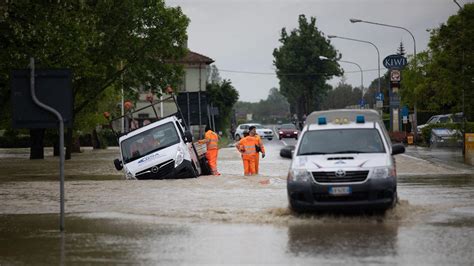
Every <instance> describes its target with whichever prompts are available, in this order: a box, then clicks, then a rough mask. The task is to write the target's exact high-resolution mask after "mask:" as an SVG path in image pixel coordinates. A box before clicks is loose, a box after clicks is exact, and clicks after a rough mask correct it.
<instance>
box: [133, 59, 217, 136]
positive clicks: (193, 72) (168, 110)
mask: <svg viewBox="0 0 474 266" xmlns="http://www.w3.org/2000/svg"><path fill="white" fill-rule="evenodd" d="M213 62H214V60H212V59H211V58H209V57H207V56H204V55H201V54H198V53H196V52H193V51H190V50H189V52H188V54H187V55H186V56H185V57H184V58H183V59H182V60H180V61H179V62H178V63H180V64H183V66H184V76H183V79H182V83H181V84H180V85H179V87H178V89H177V90H176V88H173V90H174V92H175V94H176V95H178V94H179V93H182V92H200V91H202V92H205V91H206V85H207V76H208V72H209V69H210V68H209V65H210V64H212V63H213ZM166 97H169V95H167V94H164V95H163V98H166ZM151 99H152V102H157V101H158V100H159V99H158V98H157V97H156V95H152V94H151V93H150V92H145V91H142V92H140V95H139V101H138V102H137V103H136V104H135V108H134V109H135V110H139V109H141V108H144V107H145V106H148V105H150V100H151ZM154 107H155V108H154V109H155V110H153V108H145V109H143V110H140V111H138V112H136V113H134V120H135V121H134V123H135V124H137V126H139V127H140V126H142V125H143V124H144V123H145V124H146V123H148V122H153V121H155V120H156V119H157V116H158V117H159V118H161V117H166V116H169V115H171V114H174V113H176V112H177V108H176V105H175V104H174V103H173V102H172V100H170V101H167V102H164V103H163V104H159V103H158V104H155V105H154ZM200 108H201V109H202V110H206V109H207V106H204V105H203V106H200ZM183 115H184V116H185V117H186V114H183ZM185 122H188V121H185ZM207 122H208V121H207V120H206V121H202V125H205V124H206V123H207ZM192 130H193V132H195V133H197V134H199V133H200V130H199V127H197V126H193V127H192ZM199 135H200V134H199Z"/></svg>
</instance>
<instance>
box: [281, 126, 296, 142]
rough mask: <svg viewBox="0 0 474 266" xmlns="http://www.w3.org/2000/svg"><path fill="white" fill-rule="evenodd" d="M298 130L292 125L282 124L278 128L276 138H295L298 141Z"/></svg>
mask: <svg viewBox="0 0 474 266" xmlns="http://www.w3.org/2000/svg"><path fill="white" fill-rule="evenodd" d="M298 133H299V131H298V129H297V128H296V126H295V125H294V124H283V125H281V126H279V127H278V138H279V139H282V138H295V139H298Z"/></svg>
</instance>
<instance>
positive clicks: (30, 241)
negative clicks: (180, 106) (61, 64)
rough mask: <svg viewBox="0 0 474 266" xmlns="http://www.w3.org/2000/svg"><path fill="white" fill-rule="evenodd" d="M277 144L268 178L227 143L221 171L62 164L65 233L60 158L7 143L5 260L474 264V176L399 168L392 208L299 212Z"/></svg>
mask: <svg viewBox="0 0 474 266" xmlns="http://www.w3.org/2000/svg"><path fill="white" fill-rule="evenodd" d="M280 147H281V144H280V143H279V142H275V141H274V142H272V143H268V144H267V150H268V151H267V153H268V157H267V158H265V159H263V160H262V163H261V169H262V171H261V175H259V176H257V177H244V176H242V175H241V171H242V165H241V162H240V160H239V157H238V154H236V153H234V151H233V150H232V149H227V150H221V156H220V160H219V165H218V167H219V170H220V172H221V173H223V175H222V176H220V177H213V176H203V177H199V178H197V179H182V180H150V181H125V180H122V176H121V173H120V172H116V171H115V169H114V168H113V165H112V159H113V158H114V157H115V156H116V154H117V152H118V151H117V150H114V149H110V150H106V151H92V150H86V151H85V152H84V153H82V154H79V155H77V156H76V158H75V159H76V160H72V161H68V162H67V163H66V176H67V182H66V193H67V194H66V212H67V215H66V232H65V233H63V234H61V233H59V232H58V222H59V217H58V214H57V213H58V211H59V204H58V198H59V192H58V190H59V189H58V188H59V184H58V182H57V181H54V180H55V179H56V178H57V175H56V174H55V171H57V170H56V169H55V167H57V165H58V163H57V158H53V157H50V156H49V157H48V156H47V158H46V160H44V161H29V160H27V156H25V151H24V150H14V151H5V150H3V151H0V154H2V156H0V179H1V181H0V197H1V199H2V204H1V205H0V265H9V264H25V263H26V264H71V263H75V264H79V263H80V264H83V263H86V264H91V263H92V264H95V263H103V264H122V263H129V264H158V263H160V264H197V263H201V264H210V263H213V264H229V263H233V264H235V263H238V264H247V263H249V264H256V263H267V264H286V265H288V264H310V263H311V264H315V263H317V264H322V263H331V264H343V263H344V264H346V263H351V264H352V263H355V264H380V263H384V264H385V263H388V264H401V265H406V264H442V265H446V264H471V263H472V261H474V255H473V252H472V247H473V246H474V230H473V229H474V204H473V202H474V201H473V200H474V183H473V182H474V181H473V180H474V179H473V177H472V176H466V175H462V176H435V175H429V176H413V177H412V176H401V177H399V196H400V199H401V200H400V203H399V204H398V205H397V206H396V208H394V209H393V210H389V211H388V212H387V213H386V214H385V215H367V214H351V215H346V214H327V213H326V214H317V215H314V214H305V215H297V214H294V213H292V212H291V211H290V210H289V209H288V207H287V205H288V203H287V197H286V183H285V182H286V181H285V177H286V172H287V169H288V166H289V160H285V159H281V158H279V156H278V153H277V151H278V150H279V148H280Z"/></svg>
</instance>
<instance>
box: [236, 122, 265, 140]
mask: <svg viewBox="0 0 474 266" xmlns="http://www.w3.org/2000/svg"><path fill="white" fill-rule="evenodd" d="M250 126H255V127H256V129H257V134H258V135H259V136H260V137H261V138H265V139H268V140H272V139H273V137H274V136H273V130H271V129H269V128H265V127H264V126H262V125H261V124H255V123H249V124H241V125H239V126H238V127H237V128H236V129H235V134H234V136H235V139H236V140H240V139H241V138H242V137H243V136H244V132H245V131H248V130H249V127H250Z"/></svg>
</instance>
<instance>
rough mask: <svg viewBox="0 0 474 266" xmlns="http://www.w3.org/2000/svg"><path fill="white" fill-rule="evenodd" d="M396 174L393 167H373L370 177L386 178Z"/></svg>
mask: <svg viewBox="0 0 474 266" xmlns="http://www.w3.org/2000/svg"><path fill="white" fill-rule="evenodd" d="M396 175H397V173H396V171H395V168H390V167H384V168H375V169H374V171H373V172H372V178H387V177H395V176H396Z"/></svg>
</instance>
